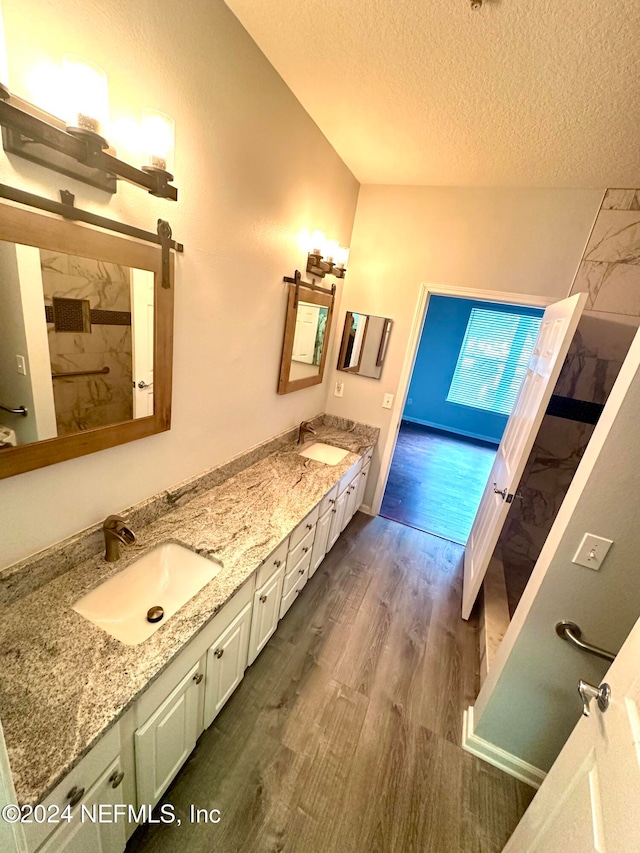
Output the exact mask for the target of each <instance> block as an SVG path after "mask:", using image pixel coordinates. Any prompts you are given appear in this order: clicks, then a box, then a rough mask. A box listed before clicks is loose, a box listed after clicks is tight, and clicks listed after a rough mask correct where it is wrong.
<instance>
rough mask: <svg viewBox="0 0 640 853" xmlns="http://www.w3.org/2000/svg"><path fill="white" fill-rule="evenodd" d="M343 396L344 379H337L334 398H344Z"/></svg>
mask: <svg viewBox="0 0 640 853" xmlns="http://www.w3.org/2000/svg"><path fill="white" fill-rule="evenodd" d="M343 394H344V382H343V381H342V379H336V385H335V388H334V389H333V396H334V397H342V395H343Z"/></svg>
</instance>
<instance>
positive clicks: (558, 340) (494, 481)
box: [462, 293, 587, 619]
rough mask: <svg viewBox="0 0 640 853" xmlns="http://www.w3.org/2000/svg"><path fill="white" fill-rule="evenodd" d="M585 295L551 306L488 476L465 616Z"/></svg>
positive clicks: (468, 567)
mask: <svg viewBox="0 0 640 853" xmlns="http://www.w3.org/2000/svg"><path fill="white" fill-rule="evenodd" d="M586 299H587V295H586V294H585V293H577V294H576V295H575V296H571V297H569V298H568V299H563V300H562V301H561V302H554V303H553V305H550V306H549V307H548V308H547V309H546V311H545V312H544V315H543V317H542V322H541V324H540V331H539V333H538V338H537V340H536V345H535V348H534V350H533V354H532V356H531V360H530V361H529V365H528V367H527V372H526V375H525V378H524V379H523V381H522V386H521V388H520V392H519V394H518V397H517V398H516V402H515V404H514V407H513V411H512V412H511V415H510V417H509V420H508V421H507V425H506V427H505V431H504V434H503V436H502V441H501V442H500V446H499V447H498V451H497V453H496V458H495V460H494V463H493V467H492V469H491V473H490V474H489V480H488V482H487V485H486V487H485V490H484V494H483V495H482V499H481V501H480V506H479V507H478V512H477V514H476V517H475V520H474V522H473V527H472V528H471V533H470V534H469V539H468V541H467V546H466V549H465V553H464V585H463V590H462V618H463V619H468V618H469V616H470V614H471V609H472V608H473V605H474V602H475V600H476V597H477V595H478V591H479V589H480V586H481V584H482V581H483V580H484V576H485V574H486V571H487V567H488V565H489V560H490V559H491V556H492V554H493V551H494V548H495V547H496V544H497V542H498V536H499V535H500V531H501V530H502V526H503V525H504V522H505V520H506V518H507V513H508V512H509V505H510V503H511V501H512V500H513V498H514V496H515V494H516V491H517V489H518V484H519V483H520V478H521V477H522V472H523V471H524V466H525V465H526V464H527V459H528V458H529V454H530V453H531V449H532V447H533V443H534V441H535V439H536V435H537V434H538V430H539V429H540V424H541V423H542V418H543V417H544V413H545V411H546V408H547V406H548V404H549V400H550V398H551V394H552V393H553V389H554V387H555V384H556V382H557V379H558V376H559V374H560V370H561V369H562V365H563V363H564V360H565V357H566V355H567V352H568V350H569V345H570V344H571V340H572V338H573V335H574V333H575V331H576V327H577V325H578V321H579V320H580V316H581V315H582V309H583V308H584V304H585V302H586Z"/></svg>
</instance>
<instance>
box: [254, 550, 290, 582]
mask: <svg viewBox="0 0 640 853" xmlns="http://www.w3.org/2000/svg"><path fill="white" fill-rule="evenodd" d="M288 549H289V539H285V540H284V542H281V543H280V544H279V545H278V547H277V548H276V550H275V551H274V552H273V554H271V555H270V556H269V557H267V559H266V560H265V561H264V563H263V564H262V565H261V566H260V568H259V569H258V573H257V576H256V586H257V587H260V586H263V584H265V583H266V582H267V581H268V580H269V578H270V577H271V575H274V574H275V573H276V572H277V571H278V569H279V568H280V566H282V565H284V564H285V563H286V561H287V551H288Z"/></svg>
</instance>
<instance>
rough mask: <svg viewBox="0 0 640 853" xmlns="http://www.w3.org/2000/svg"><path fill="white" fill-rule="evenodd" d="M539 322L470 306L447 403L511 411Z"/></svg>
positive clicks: (532, 317)
mask: <svg viewBox="0 0 640 853" xmlns="http://www.w3.org/2000/svg"><path fill="white" fill-rule="evenodd" d="M541 321H542V318H541V317H535V316H531V315H528V314H516V313H512V312H509V313H506V312H503V311H491V310H488V309H485V308H473V309H472V310H471V316H470V317H469V322H468V324H467V329H466V331H465V335H464V340H463V341H462V346H461V348H460V354H459V355H458V361H457V363H456V368H455V371H454V373H453V379H452V380H451V386H450V387H449V393H448V394H447V402H449V403H459V404H460V405H462V406H472V407H473V408H476V409H484V410H486V411H489V412H496V413H497V414H502V415H509V414H511V410H512V409H513V404H514V403H515V400H516V396H517V394H518V391H519V390H520V385H521V384H522V380H523V379H524V376H525V373H526V370H527V364H528V363H529V359H530V357H531V353H532V352H533V348H534V345H535V342H536V338H537V336H538V329H539V328H540V323H541Z"/></svg>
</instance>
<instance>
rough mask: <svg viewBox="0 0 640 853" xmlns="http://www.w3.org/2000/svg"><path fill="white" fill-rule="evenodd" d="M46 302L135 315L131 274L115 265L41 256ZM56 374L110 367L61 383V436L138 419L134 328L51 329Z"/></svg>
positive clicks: (57, 392)
mask: <svg viewBox="0 0 640 853" xmlns="http://www.w3.org/2000/svg"><path fill="white" fill-rule="evenodd" d="M40 266H41V270H42V284H43V289H44V297H45V303H46V304H47V305H50V304H52V300H53V297H54V296H57V297H64V298H67V299H83V300H88V302H89V304H90V307H91V309H93V310H95V309H99V310H103V311H125V312H131V285H130V275H131V274H130V271H129V269H127V268H126V267H121V266H118V265H116V264H108V263H103V262H102V261H95V260H92V259H88V258H76V257H73V256H71V255H64V254H59V253H54V252H49V251H45V250H41V251H40ZM47 331H48V338H49V353H50V357H51V369H52V372H53V373H66V372H69V371H76V370H99V369H101V368H103V367H108V368H109V373H108V374H105V375H104V376H76V377H72V378H67V379H56V380H55V381H54V383H53V394H54V402H55V409H56V423H57V427H58V435H68V434H69V433H75V432H78V431H80V430H85V429H92V428H94V427H99V426H105V425H107V424H112V423H118V422H120V421H126V420H129V419H130V418H131V417H132V416H133V395H132V391H131V382H132V339H131V326H130V325H128V326H116V325H107V324H102V323H95V324H92V326H91V332H90V333H89V332H82V333H70V332H56V331H55V328H54V327H53V325H49V326H48V329H47Z"/></svg>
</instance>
